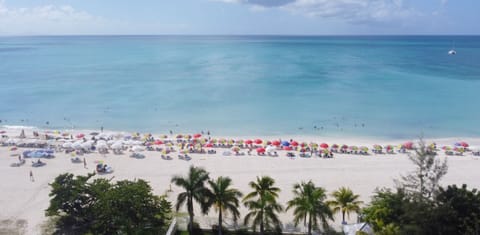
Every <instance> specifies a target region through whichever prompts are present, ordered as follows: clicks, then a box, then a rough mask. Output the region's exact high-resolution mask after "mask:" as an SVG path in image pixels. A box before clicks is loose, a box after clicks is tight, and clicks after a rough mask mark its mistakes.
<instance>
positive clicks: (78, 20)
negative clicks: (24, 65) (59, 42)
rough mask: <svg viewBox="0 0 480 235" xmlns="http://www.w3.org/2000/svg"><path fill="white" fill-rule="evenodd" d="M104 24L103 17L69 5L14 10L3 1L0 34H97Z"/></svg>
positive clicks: (0, 2) (0, 6)
mask: <svg viewBox="0 0 480 235" xmlns="http://www.w3.org/2000/svg"><path fill="white" fill-rule="evenodd" d="M104 23H105V20H103V19H102V18H101V17H96V16H93V15H91V14H89V13H87V12H85V11H79V10H76V9H74V8H73V7H72V6H69V5H64V6H54V5H44V6H37V7H32V8H11V7H8V6H7V5H6V4H5V2H4V1H0V34H3V35H10V34H13V35H15V34H17V35H18V34H72V33H74V34H77V33H86V32H96V31H98V30H100V29H101V28H102V25H103V24H104Z"/></svg>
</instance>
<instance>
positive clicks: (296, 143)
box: [290, 141, 298, 147]
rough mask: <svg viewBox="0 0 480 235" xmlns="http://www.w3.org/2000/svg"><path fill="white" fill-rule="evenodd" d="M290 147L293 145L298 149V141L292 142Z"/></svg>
mask: <svg viewBox="0 0 480 235" xmlns="http://www.w3.org/2000/svg"><path fill="white" fill-rule="evenodd" d="M290 145H292V146H295V147H296V146H298V142H297V141H292V143H290Z"/></svg>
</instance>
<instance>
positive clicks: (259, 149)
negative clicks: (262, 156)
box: [257, 148, 265, 153]
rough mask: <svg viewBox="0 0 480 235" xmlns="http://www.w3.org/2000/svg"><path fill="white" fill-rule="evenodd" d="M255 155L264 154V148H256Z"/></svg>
mask: <svg viewBox="0 0 480 235" xmlns="http://www.w3.org/2000/svg"><path fill="white" fill-rule="evenodd" d="M257 153H265V148H257Z"/></svg>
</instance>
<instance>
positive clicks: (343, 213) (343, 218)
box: [342, 211, 347, 224]
mask: <svg viewBox="0 0 480 235" xmlns="http://www.w3.org/2000/svg"><path fill="white" fill-rule="evenodd" d="M342 224H347V222H346V221H345V211H342Z"/></svg>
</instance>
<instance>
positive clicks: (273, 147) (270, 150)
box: [265, 145, 277, 153]
mask: <svg viewBox="0 0 480 235" xmlns="http://www.w3.org/2000/svg"><path fill="white" fill-rule="evenodd" d="M275 151H277V148H276V147H275V146H272V145H269V146H267V147H266V148H265V152H267V153H271V152H275Z"/></svg>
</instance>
